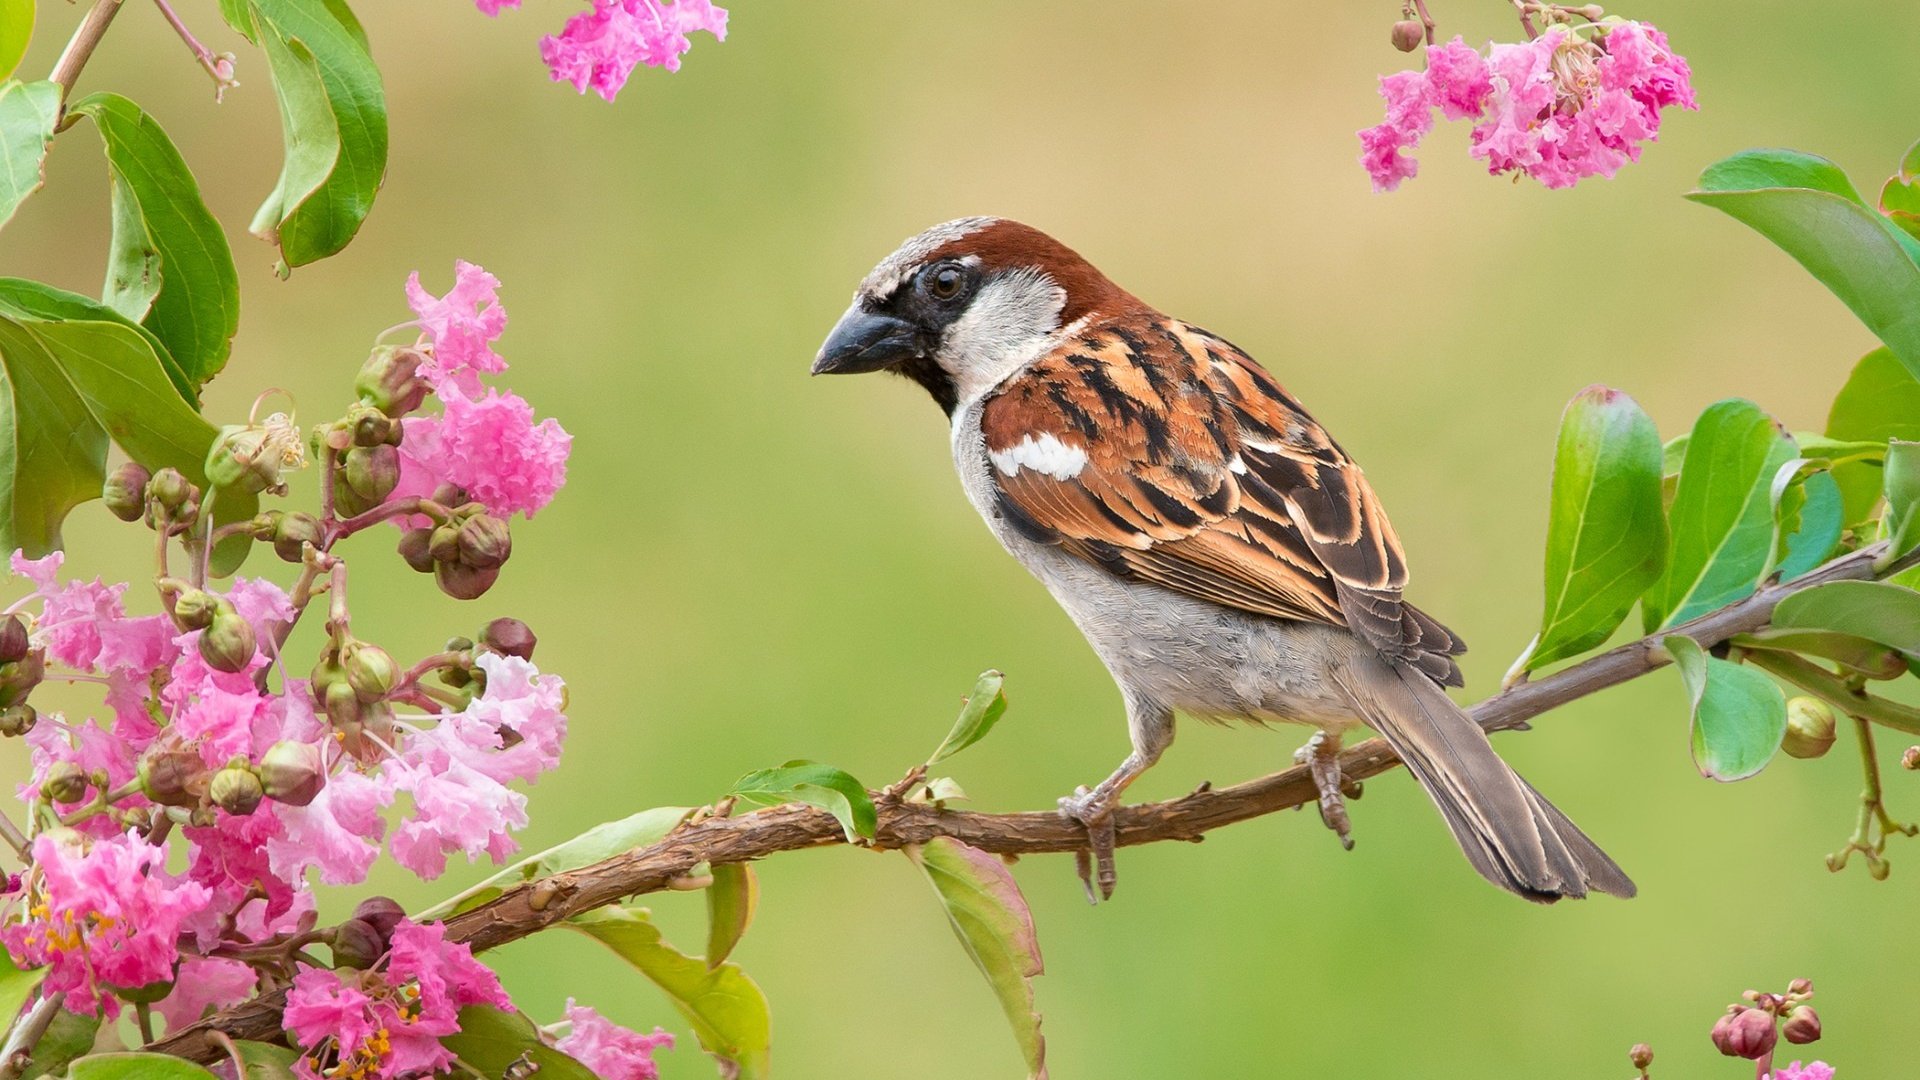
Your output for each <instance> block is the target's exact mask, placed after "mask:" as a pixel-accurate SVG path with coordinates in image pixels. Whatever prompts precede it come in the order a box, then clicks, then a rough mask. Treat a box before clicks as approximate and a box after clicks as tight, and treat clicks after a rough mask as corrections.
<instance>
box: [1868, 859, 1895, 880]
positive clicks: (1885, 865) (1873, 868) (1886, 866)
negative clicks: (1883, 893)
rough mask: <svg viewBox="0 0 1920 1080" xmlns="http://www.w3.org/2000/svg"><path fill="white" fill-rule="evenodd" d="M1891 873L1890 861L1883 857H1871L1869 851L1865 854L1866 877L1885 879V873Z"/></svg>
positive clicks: (1891, 865)
mask: <svg viewBox="0 0 1920 1080" xmlns="http://www.w3.org/2000/svg"><path fill="white" fill-rule="evenodd" d="M1891 873H1893V864H1892V863H1890V862H1888V861H1887V860H1885V859H1876V858H1874V857H1873V855H1872V854H1871V853H1869V854H1868V856H1867V876H1868V877H1870V878H1872V879H1873V880H1875V881H1885V880H1887V875H1888V874H1891Z"/></svg>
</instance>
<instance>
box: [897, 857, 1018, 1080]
mask: <svg viewBox="0 0 1920 1080" xmlns="http://www.w3.org/2000/svg"><path fill="white" fill-rule="evenodd" d="M906 854H907V857H908V858H910V859H912V860H913V862H914V865H916V866H918V867H919V868H920V870H921V872H923V873H925V874H926V875H927V881H928V883H929V884H931V885H932V886H933V891H934V895H936V896H938V897H939V898H940V904H941V906H942V907H944V908H945V909H946V912H947V922H948V923H949V924H950V925H951V926H952V927H953V935H954V936H955V937H957V938H959V939H960V945H961V946H962V947H963V948H965V949H966V950H967V956H968V957H969V958H970V959H972V960H973V966H974V967H977V968H979V969H980V974H982V975H984V976H986V979H987V985H988V986H991V987H992V988H993V993H994V996H995V997H997V998H999V999H1000V1009H1001V1011H1002V1012H1004V1013H1006V1016H1007V1023H1008V1024H1010V1025H1011V1026H1012V1027H1013V1038H1014V1041H1015V1042H1017V1043H1019V1044H1020V1054H1021V1056H1022V1057H1023V1058H1025V1059H1026V1062H1027V1075H1028V1077H1029V1078H1030V1080H1046V1076H1047V1040H1046V1039H1045V1037H1043V1036H1042V1035H1041V1034H1040V1014H1039V1013H1038V1012H1037V1011H1035V1010H1034V1007H1033V977H1034V976H1036V975H1038V974H1040V973H1041V971H1042V965H1041V962H1040V939H1039V937H1038V936H1036V935H1035V933H1034V930H1033V912H1032V910H1031V909H1030V908H1028V907H1027V898H1026V897H1024V896H1022V895H1021V894H1020V886H1019V885H1017V884H1016V883H1015V882H1014V880H1013V874H1012V872H1011V871H1009V870H1008V869H1007V864H1006V863H1004V862H1001V861H1000V860H999V859H998V858H996V857H995V856H993V855H989V854H988V853H986V852H984V851H981V850H980V849H979V848H975V847H969V846H968V845H966V844H963V843H961V842H960V841H958V840H955V839H953V838H951V837H946V836H942V837H937V838H935V839H934V840H931V841H929V842H928V843H926V844H925V845H919V846H914V847H909V848H907V849H906Z"/></svg>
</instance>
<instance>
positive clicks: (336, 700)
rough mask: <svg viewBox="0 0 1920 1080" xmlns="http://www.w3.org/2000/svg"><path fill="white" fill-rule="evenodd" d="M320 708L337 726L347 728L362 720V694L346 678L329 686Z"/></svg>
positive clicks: (330, 721) (328, 719)
mask: <svg viewBox="0 0 1920 1080" xmlns="http://www.w3.org/2000/svg"><path fill="white" fill-rule="evenodd" d="M320 708H321V710H322V711H323V712H325V713H326V714H327V721H328V722H329V723H331V724H332V725H333V726H335V727H338V728H347V727H352V726H353V725H355V724H358V723H359V722H360V695H359V694H356V693H354V692H353V687H352V686H351V685H349V684H348V683H347V682H346V680H344V679H343V680H341V681H339V682H336V683H333V684H332V685H330V686H328V687H327V689H326V691H325V695H324V696H323V697H322V698H321V700H320Z"/></svg>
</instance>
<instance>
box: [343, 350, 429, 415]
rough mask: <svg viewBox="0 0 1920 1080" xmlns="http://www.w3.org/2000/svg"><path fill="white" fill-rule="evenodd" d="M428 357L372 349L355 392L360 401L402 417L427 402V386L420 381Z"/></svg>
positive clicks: (417, 351) (416, 352)
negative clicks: (422, 363)
mask: <svg viewBox="0 0 1920 1080" xmlns="http://www.w3.org/2000/svg"><path fill="white" fill-rule="evenodd" d="M425 359H426V357H425V356H424V355H422V354H421V353H420V351H419V350H418V349H413V348H409V347H396V346H387V347H385V348H380V349H375V350H373V355H371V356H369V357H367V362H366V363H365V364H363V365H361V367H360V374H359V375H358V376H356V377H355V378H354V380H353V390H354V392H355V393H357V394H359V395H360V400H361V401H364V402H366V403H367V404H369V405H371V406H373V407H374V408H376V409H379V410H380V411H381V412H383V413H386V414H387V415H388V416H391V417H395V418H398V417H402V416H405V415H407V414H408V413H410V412H412V411H413V410H415V409H417V408H419V407H420V403H421V402H423V401H425V400H427V390H428V386H427V383H426V380H424V379H422V378H420V364H421V362H422V361H424V360H425Z"/></svg>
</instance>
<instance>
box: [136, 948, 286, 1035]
mask: <svg viewBox="0 0 1920 1080" xmlns="http://www.w3.org/2000/svg"><path fill="white" fill-rule="evenodd" d="M259 981H260V974H259V973H258V972H256V971H254V970H253V968H251V967H249V966H247V965H246V964H243V963H241V962H240V961H238V960H226V959H222V958H220V957H210V956H188V957H183V958H182V959H181V961H180V972H179V974H178V975H177V976H176V977H175V978H174V983H173V991H172V992H171V993H169V994H168V995H167V996H166V997H164V998H161V999H160V1003H159V1004H157V1005H155V1006H154V1010H155V1011H156V1012H158V1013H159V1014H160V1015H161V1016H163V1017H166V1020H167V1030H168V1031H170V1032H172V1031H178V1030H180V1029H181V1028H183V1027H186V1026H187V1025H188V1024H191V1023H193V1022H194V1021H196V1020H198V1019H200V1018H201V1016H203V1015H205V1013H206V1011H207V1009H208V1008H215V1009H224V1008H226V1007H227V1006H229V1005H238V1004H239V1003H240V1002H242V1001H245V1000H246V999H247V998H249V997H252V996H253V988H254V987H255V986H256V985H257V984H258V983H259Z"/></svg>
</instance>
